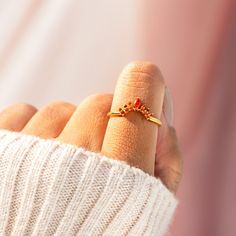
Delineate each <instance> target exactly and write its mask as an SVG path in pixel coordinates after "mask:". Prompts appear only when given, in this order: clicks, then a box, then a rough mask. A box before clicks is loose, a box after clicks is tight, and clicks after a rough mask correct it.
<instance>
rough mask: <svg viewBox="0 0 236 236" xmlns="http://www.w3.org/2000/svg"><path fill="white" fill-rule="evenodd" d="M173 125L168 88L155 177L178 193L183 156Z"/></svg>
mask: <svg viewBox="0 0 236 236" xmlns="http://www.w3.org/2000/svg"><path fill="white" fill-rule="evenodd" d="M172 125H173V103H172V98H171V94H170V91H169V90H168V89H167V88H166V92H165V97H164V104H163V115H162V127H161V128H160V132H159V136H158V142H157V153H156V160H155V161H156V162H155V176H156V177H159V178H161V180H162V181H163V183H164V184H165V185H166V186H167V187H168V188H169V189H170V190H171V191H172V192H176V191H177V189H178V186H179V183H180V180H181V177H182V165H183V164H182V155H181V152H180V149H179V145H178V140H177V136H176V132H175V129H174V128H173V127H171V126H172Z"/></svg>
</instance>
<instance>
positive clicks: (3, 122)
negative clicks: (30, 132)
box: [0, 103, 37, 132]
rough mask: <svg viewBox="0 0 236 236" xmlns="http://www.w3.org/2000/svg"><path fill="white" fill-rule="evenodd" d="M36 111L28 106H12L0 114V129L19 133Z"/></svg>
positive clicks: (23, 104)
mask: <svg viewBox="0 0 236 236" xmlns="http://www.w3.org/2000/svg"><path fill="white" fill-rule="evenodd" d="M36 112H37V109H36V108H35V107H34V106H32V105H29V104H25V103H17V104H13V105H11V106H9V107H7V108H6V109H4V110H3V111H2V112H1V113H0V129H7V130H10V131H16V132H19V131H21V130H22V129H23V128H24V126H25V125H26V123H27V122H28V121H29V120H30V119H31V117H32V116H33V115H34V114H35V113H36Z"/></svg>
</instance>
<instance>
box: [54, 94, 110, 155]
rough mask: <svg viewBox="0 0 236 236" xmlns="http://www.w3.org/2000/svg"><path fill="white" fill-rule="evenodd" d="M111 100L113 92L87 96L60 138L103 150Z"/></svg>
mask: <svg viewBox="0 0 236 236" xmlns="http://www.w3.org/2000/svg"><path fill="white" fill-rule="evenodd" d="M111 102H112V95H111V94H96V95H92V96H90V97H88V98H86V99H85V100H84V101H83V102H82V103H81V104H80V105H79V107H78V108H77V109H76V111H75V112H74V114H73V116H72V117H71V119H70V120H69V122H68V123H67V125H66V127H65V128H64V130H63V131H62V133H61V134H60V136H59V137H58V139H59V140H61V141H62V142H65V143H70V144H75V145H77V146H80V147H84V148H86V149H88V150H91V151H101V146H102V142H103V138H104V134H105V130H106V127H107V122H108V117H107V112H108V111H109V110H110V108H111Z"/></svg>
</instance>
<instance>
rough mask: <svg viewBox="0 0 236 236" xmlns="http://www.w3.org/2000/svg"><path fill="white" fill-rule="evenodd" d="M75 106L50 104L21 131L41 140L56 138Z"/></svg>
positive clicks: (61, 103) (60, 103) (64, 103)
mask: <svg viewBox="0 0 236 236" xmlns="http://www.w3.org/2000/svg"><path fill="white" fill-rule="evenodd" d="M75 109H76V106H75V105H73V104H70V103H66V102H52V103H50V104H48V105H47V106H45V107H44V108H42V109H41V110H39V111H38V112H37V113H36V114H35V115H34V116H33V117H32V119H31V120H30V121H29V122H28V124H27V125H26V126H25V128H24V129H23V130H22V132H23V133H25V134H31V135H35V136H39V137H41V138H56V137H57V136H58V135H59V134H60V133H61V131H62V130H63V128H64V127H65V125H66V123H67V122H68V120H69V119H70V117H71V115H72V114H73V112H74V111H75Z"/></svg>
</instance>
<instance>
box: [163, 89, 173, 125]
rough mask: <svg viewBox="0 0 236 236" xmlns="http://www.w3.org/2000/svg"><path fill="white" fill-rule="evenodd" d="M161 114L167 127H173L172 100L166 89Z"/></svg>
mask: <svg viewBox="0 0 236 236" xmlns="http://www.w3.org/2000/svg"><path fill="white" fill-rule="evenodd" d="M163 113H164V116H165V118H166V121H167V124H168V125H169V126H173V123H174V109H173V100H172V96H171V93H170V90H169V89H168V88H167V87H166V89H165V96H164V103H163Z"/></svg>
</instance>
